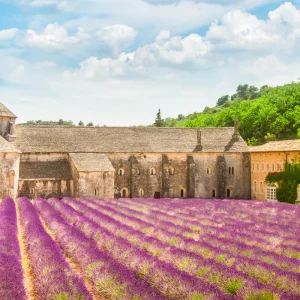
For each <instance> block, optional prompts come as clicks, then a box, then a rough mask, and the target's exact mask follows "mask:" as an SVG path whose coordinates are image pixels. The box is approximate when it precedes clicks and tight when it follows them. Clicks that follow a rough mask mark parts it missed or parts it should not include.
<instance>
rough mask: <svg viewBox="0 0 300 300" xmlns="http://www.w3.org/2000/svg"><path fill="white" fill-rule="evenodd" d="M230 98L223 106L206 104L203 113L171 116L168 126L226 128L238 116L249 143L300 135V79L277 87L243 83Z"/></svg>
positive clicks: (254, 143) (243, 135)
mask: <svg viewBox="0 0 300 300" xmlns="http://www.w3.org/2000/svg"><path fill="white" fill-rule="evenodd" d="M223 97H224V96H223ZM223 97H221V98H220V99H222V98H223ZM230 98H231V99H232V100H228V101H226V102H224V103H223V105H221V106H216V107H213V108H210V107H205V109H204V110H203V112H201V113H196V112H195V113H193V114H191V115H188V116H186V117H184V118H182V116H181V118H180V120H177V119H176V118H174V119H171V118H169V119H167V121H166V122H165V126H167V127H168V126H172V127H226V126H233V124H234V119H235V117H236V116H238V118H239V121H240V122H239V127H240V134H241V136H242V137H243V138H244V139H245V140H246V141H247V142H248V145H251V146H253V145H259V144H263V143H265V142H268V141H272V140H284V139H296V138H300V129H299V128H300V83H299V82H298V83H291V84H286V85H284V86H277V87H268V86H263V87H261V88H260V89H259V90H258V88H256V87H255V86H248V85H247V84H246V85H239V86H238V88H237V92H236V94H234V95H232V96H231V97H230ZM220 99H219V100H220ZM224 99H225V98H223V100H224ZM219 100H218V101H219ZM223 100H222V101H223ZM222 101H221V102H222Z"/></svg>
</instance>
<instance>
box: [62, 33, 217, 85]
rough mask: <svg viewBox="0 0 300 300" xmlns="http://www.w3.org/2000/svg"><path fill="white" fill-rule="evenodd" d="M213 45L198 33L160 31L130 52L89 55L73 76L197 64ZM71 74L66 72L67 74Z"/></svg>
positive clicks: (92, 75)
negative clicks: (107, 56)
mask: <svg viewBox="0 0 300 300" xmlns="http://www.w3.org/2000/svg"><path fill="white" fill-rule="evenodd" d="M211 48H212V46H211V45H210V43H208V42H205V41H204V40H203V39H202V37H201V36H200V35H197V34H190V35H189V36H187V37H185V38H182V37H180V36H174V37H171V36H170V33H169V32H168V31H165V30H163V31H161V32H160V33H159V35H158V36H157V37H156V41H155V42H154V43H151V44H147V45H145V46H143V47H140V48H138V49H137V50H136V51H134V52H131V53H121V54H120V55H119V56H118V57H117V58H116V59H113V58H102V59H98V58H97V57H90V58H88V59H86V60H85V61H83V62H81V63H80V69H79V70H77V71H75V72H74V73H73V75H77V76H78V75H83V77H85V78H88V79H94V78H98V77H102V76H108V77H109V76H121V75H124V74H126V73H132V72H143V71H144V72H145V74H147V75H149V73H148V72H149V70H150V69H153V68H155V67H168V66H169V67H170V66H174V65H177V66H178V65H183V64H185V63H188V62H193V63H196V62H197V59H198V58H201V57H203V56H205V55H206V54H207V53H208V52H209V51H210V50H211ZM70 75H71V73H70V72H67V73H65V76H70Z"/></svg>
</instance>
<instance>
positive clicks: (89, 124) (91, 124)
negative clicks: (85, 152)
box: [86, 122, 94, 127]
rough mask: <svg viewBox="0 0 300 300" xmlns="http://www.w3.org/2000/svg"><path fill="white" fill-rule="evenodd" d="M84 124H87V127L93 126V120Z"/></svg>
mask: <svg viewBox="0 0 300 300" xmlns="http://www.w3.org/2000/svg"><path fill="white" fill-rule="evenodd" d="M86 126H88V127H93V126H94V124H93V122H90V123H88V124H86Z"/></svg>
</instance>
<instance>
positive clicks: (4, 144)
mask: <svg viewBox="0 0 300 300" xmlns="http://www.w3.org/2000/svg"><path fill="white" fill-rule="evenodd" d="M0 153H21V151H20V150H18V149H17V148H16V147H15V146H14V145H13V144H12V143H9V142H8V141H7V140H6V139H5V138H3V137H2V136H1V135H0Z"/></svg>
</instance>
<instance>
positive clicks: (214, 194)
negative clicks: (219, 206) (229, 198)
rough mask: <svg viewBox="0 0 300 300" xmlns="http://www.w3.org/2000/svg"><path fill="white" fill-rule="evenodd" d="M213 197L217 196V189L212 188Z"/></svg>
mask: <svg viewBox="0 0 300 300" xmlns="http://www.w3.org/2000/svg"><path fill="white" fill-rule="evenodd" d="M212 197H213V198H216V190H215V189H213V190H212Z"/></svg>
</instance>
